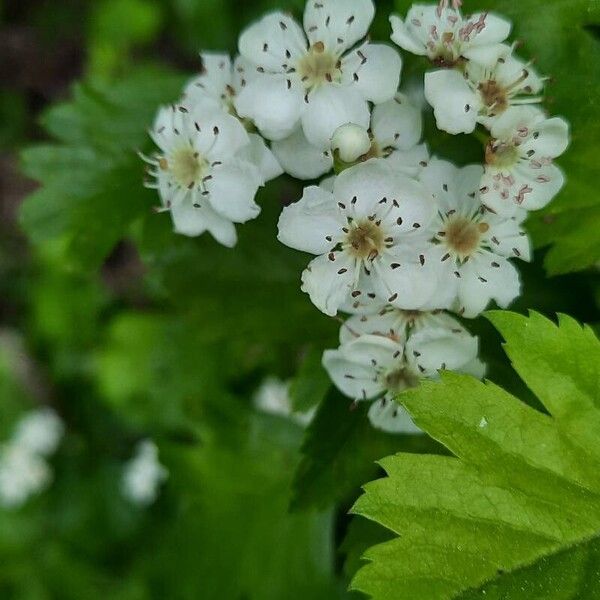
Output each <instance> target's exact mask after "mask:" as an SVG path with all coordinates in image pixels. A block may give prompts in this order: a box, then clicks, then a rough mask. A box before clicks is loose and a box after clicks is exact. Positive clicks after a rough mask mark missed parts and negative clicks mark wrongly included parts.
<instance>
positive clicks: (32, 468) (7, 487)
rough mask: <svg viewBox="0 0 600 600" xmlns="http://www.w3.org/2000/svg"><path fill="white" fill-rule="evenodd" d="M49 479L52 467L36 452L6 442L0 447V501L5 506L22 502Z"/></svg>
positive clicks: (47, 483) (50, 479)
mask: <svg viewBox="0 0 600 600" xmlns="http://www.w3.org/2000/svg"><path fill="white" fill-rule="evenodd" d="M51 481H52V470H51V469H50V467H49V466H48V464H47V463H46V461H45V460H44V458H43V457H42V456H40V455H39V454H37V453H35V452H32V451H31V450H30V449H29V448H28V447H26V446H21V445H20V444H18V443H14V442H9V443H8V444H6V445H5V446H4V447H3V448H1V449H0V504H1V505H2V506H5V507H7V508H15V507H19V506H21V505H23V504H24V503H25V502H26V501H27V500H28V499H29V498H30V497H31V496H33V495H35V494H38V493H39V492H41V491H43V490H44V489H45V488H46V487H47V486H48V485H49V484H50V482H51Z"/></svg>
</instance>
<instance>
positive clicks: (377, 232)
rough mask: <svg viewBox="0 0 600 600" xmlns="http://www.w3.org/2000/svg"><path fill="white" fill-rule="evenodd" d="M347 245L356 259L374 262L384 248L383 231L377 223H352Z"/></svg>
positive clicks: (366, 221)
mask: <svg viewBox="0 0 600 600" xmlns="http://www.w3.org/2000/svg"><path fill="white" fill-rule="evenodd" d="M346 243H347V248H348V251H349V252H350V254H352V256H354V257H355V258H359V259H362V260H366V259H370V260H373V259H375V258H376V257H377V256H378V255H379V253H380V252H381V250H382V249H383V247H384V237H383V231H382V230H381V227H380V226H379V225H378V224H377V223H376V222H375V221H371V220H365V221H360V222H356V223H352V228H351V229H350V231H349V232H348V235H347V237H346Z"/></svg>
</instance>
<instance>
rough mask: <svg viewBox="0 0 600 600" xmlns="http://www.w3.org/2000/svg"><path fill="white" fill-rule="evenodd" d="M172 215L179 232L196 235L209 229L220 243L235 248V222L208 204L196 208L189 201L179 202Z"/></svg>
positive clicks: (191, 235) (173, 208)
mask: <svg viewBox="0 0 600 600" xmlns="http://www.w3.org/2000/svg"><path fill="white" fill-rule="evenodd" d="M171 216H172V218H173V224H174V226H175V227H174V228H175V231H176V232H177V233H181V234H183V235H187V236H190V237H195V236H198V235H201V234H202V233H204V232H205V231H209V232H210V233H211V235H212V236H213V237H214V238H215V239H216V240H217V241H218V242H219V243H220V244H223V245H224V246H227V247H228V248H233V246H235V244H236V243H237V234H236V232H235V226H234V225H233V223H232V222H231V221H229V220H228V219H225V218H223V217H221V216H220V215H218V214H217V213H216V212H215V211H214V210H212V208H210V206H208V205H207V204H205V205H202V207H200V208H195V207H193V206H192V205H191V203H189V202H188V203H179V204H176V205H173V207H172V209H171Z"/></svg>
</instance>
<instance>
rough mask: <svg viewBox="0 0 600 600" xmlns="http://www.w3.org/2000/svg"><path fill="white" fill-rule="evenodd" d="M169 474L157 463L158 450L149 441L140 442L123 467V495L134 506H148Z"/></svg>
mask: <svg viewBox="0 0 600 600" xmlns="http://www.w3.org/2000/svg"><path fill="white" fill-rule="evenodd" d="M168 476H169V472H168V471H167V469H165V467H164V466H163V465H161V464H160V462H159V461H158V448H157V447H156V444H154V442H152V441H150V440H144V441H142V442H140V443H139V444H138V446H137V448H136V451H135V456H134V457H133V458H132V459H131V460H130V461H129V462H128V463H127V465H126V466H125V471H124V473H123V480H122V489H123V494H124V495H125V497H126V498H127V499H129V500H130V501H131V502H133V503H134V504H138V505H140V506H149V505H150V504H152V503H153V502H154V501H155V500H156V498H157V497H158V489H159V487H160V485H161V484H162V483H163V482H164V481H166V479H167V477H168Z"/></svg>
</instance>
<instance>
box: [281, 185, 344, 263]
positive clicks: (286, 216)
mask: <svg viewBox="0 0 600 600" xmlns="http://www.w3.org/2000/svg"><path fill="white" fill-rule="evenodd" d="M344 226H345V222H344V219H343V218H342V215H341V214H340V211H339V209H338V207H337V205H336V203H335V201H334V198H333V195H332V194H330V193H329V192H326V191H324V190H323V189H321V188H320V187H317V186H312V187H307V188H305V189H304V195H303V196H302V198H301V200H299V201H298V202H295V203H294V204H290V205H289V206H286V207H285V208H284V209H283V212H282V213H281V216H280V217H279V234H278V236H277V238H278V239H279V241H280V242H281V243H282V244H285V245H286V246H289V247H290V248H294V249H296V250H301V251H302V252H309V253H311V254H324V253H325V252H329V250H331V249H332V248H333V247H334V246H335V244H336V243H337V240H338V239H339V237H340V236H341V235H343V232H342V227H344Z"/></svg>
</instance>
